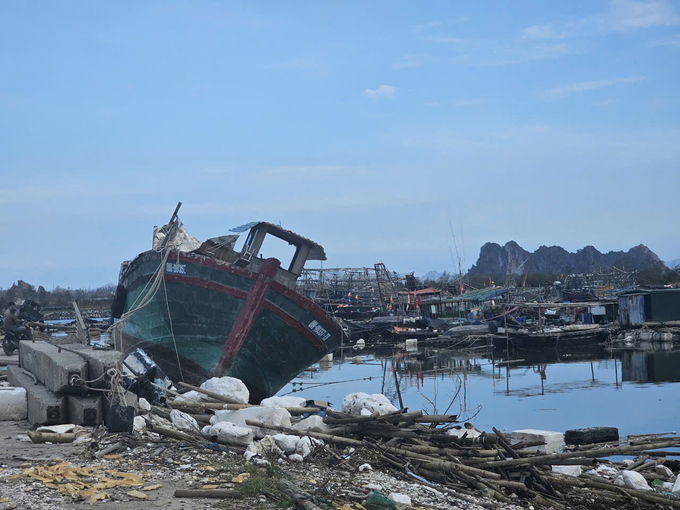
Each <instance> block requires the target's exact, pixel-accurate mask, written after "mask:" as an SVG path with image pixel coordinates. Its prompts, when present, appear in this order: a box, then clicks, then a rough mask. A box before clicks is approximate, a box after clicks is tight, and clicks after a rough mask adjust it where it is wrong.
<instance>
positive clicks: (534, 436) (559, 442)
mask: <svg viewBox="0 0 680 510" xmlns="http://www.w3.org/2000/svg"><path fill="white" fill-rule="evenodd" d="M510 439H511V440H512V442H528V441H543V442H544V443H546V444H544V445H541V446H532V447H530V448H523V449H522V451H523V452H542V453H557V452H559V451H560V450H561V449H562V446H564V434H562V433H561V432H553V431H550V430H535V429H521V430H515V431H513V432H512V433H511V434H510Z"/></svg>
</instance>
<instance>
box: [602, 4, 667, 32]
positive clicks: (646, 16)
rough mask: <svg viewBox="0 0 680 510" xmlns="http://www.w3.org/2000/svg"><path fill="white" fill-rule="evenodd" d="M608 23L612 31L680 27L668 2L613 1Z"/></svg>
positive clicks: (607, 16) (607, 18)
mask: <svg viewBox="0 0 680 510" xmlns="http://www.w3.org/2000/svg"><path fill="white" fill-rule="evenodd" d="M606 21H607V23H608V24H609V26H610V28H611V29H612V30H615V31H618V30H628V29H636V28H650V27H657V26H670V25H680V16H678V14H677V13H676V12H675V9H674V8H673V5H672V4H671V3H670V2H669V1H668V0H652V1H647V0H611V1H610V3H609V12H608V13H607V15H606Z"/></svg>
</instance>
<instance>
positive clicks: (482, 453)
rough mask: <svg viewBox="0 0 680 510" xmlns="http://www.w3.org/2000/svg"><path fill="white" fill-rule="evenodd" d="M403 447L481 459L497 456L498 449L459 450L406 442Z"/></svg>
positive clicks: (417, 450) (416, 450) (414, 450)
mask: <svg viewBox="0 0 680 510" xmlns="http://www.w3.org/2000/svg"><path fill="white" fill-rule="evenodd" d="M402 448H404V449H405V450H411V451H413V452H418V453H435V454H438V455H447V454H450V455H454V456H456V457H472V458H475V459H477V458H479V459H480V460H482V459H481V457H495V456H496V453H497V451H496V450H480V449H477V448H470V449H468V450H459V449H456V448H437V447H436V446H427V445H413V444H405V445H402Z"/></svg>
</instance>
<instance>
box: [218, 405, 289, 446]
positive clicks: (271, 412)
mask: <svg viewBox="0 0 680 510" xmlns="http://www.w3.org/2000/svg"><path fill="white" fill-rule="evenodd" d="M246 420H253V421H257V422H261V423H264V424H266V425H274V426H276V427H290V413H289V412H288V411H286V410H285V409H283V408H282V407H248V408H246V409H239V410H238V411H225V410H220V411H215V414H214V415H213V416H212V417H211V418H210V423H211V424H213V425H214V424H215V423H219V422H221V421H228V422H231V423H234V424H236V425H238V426H239V427H248V425H246ZM251 428H252V429H253V434H254V436H255V438H256V439H261V438H263V437H265V436H266V435H267V431H266V430H264V429H260V428H257V427H251Z"/></svg>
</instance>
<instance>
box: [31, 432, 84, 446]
mask: <svg viewBox="0 0 680 510" xmlns="http://www.w3.org/2000/svg"><path fill="white" fill-rule="evenodd" d="M28 437H30V438H31V441H33V442H34V443H72V442H73V441H75V440H76V435H75V434H72V433H70V432H67V433H64V434H56V433H54V432H33V431H30V432H29V433H28Z"/></svg>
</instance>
